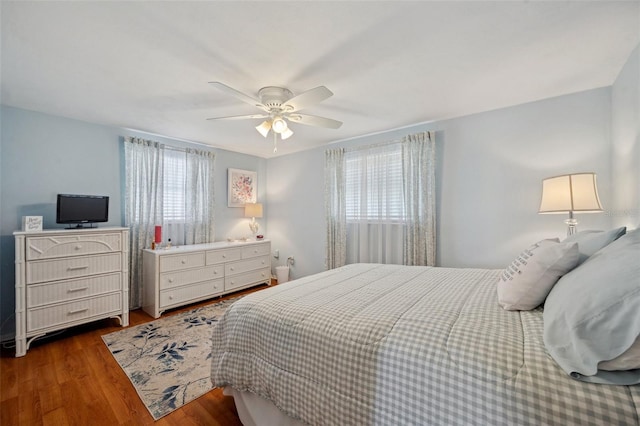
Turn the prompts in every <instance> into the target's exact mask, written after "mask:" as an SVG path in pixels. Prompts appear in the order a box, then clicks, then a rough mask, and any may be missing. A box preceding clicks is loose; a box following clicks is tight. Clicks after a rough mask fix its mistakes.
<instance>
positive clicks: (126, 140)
mask: <svg viewBox="0 0 640 426" xmlns="http://www.w3.org/2000/svg"><path fill="white" fill-rule="evenodd" d="M135 139H138V140H143V141H145V142H153V143H157V144H160V145H162V146H163V147H164V149H167V150H170V151H178V152H187V150H189V149H193V150H195V151H205V152H210V153H212V154H214V155H215V154H216V153H215V151H211V150H208V149H199V148H185V147H179V146H174V145H169V144H166V143H164V142H160V141H154V140H152V139H145V138H139V137H137V136H126V137H125V139H124V140H125V142H130V141H131V140H135Z"/></svg>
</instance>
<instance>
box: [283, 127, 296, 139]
mask: <svg viewBox="0 0 640 426" xmlns="http://www.w3.org/2000/svg"><path fill="white" fill-rule="evenodd" d="M291 135H293V132H292V131H291V129H289V128H287V129H286V130H285V131H284V132H282V133H280V138H281V139H282V140H285V139H288V138H289V137H290V136H291Z"/></svg>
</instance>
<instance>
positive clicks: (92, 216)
mask: <svg viewBox="0 0 640 426" xmlns="http://www.w3.org/2000/svg"><path fill="white" fill-rule="evenodd" d="M108 221H109V197H108V196H106V195H74V194H58V202H57V206H56V223H63V224H67V225H69V228H72V227H73V226H72V225H75V227H76V228H82V227H83V226H84V225H85V224H89V225H91V224H94V223H98V222H108Z"/></svg>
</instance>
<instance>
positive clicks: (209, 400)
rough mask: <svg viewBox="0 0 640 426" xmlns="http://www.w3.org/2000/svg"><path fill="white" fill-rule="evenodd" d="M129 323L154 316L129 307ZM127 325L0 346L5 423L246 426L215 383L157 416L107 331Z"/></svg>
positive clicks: (111, 323) (107, 324) (0, 417)
mask: <svg viewBox="0 0 640 426" xmlns="http://www.w3.org/2000/svg"><path fill="white" fill-rule="evenodd" d="M264 288H267V287H266V286H260V287H256V288H253V289H249V290H245V291H241V292H238V293H234V294H232V295H228V296H225V297H223V298H219V299H213V300H210V301H206V302H202V303H198V304H195V305H191V306H186V307H183V308H180V309H177V310H174V311H171V312H168V313H166V314H164V315H163V317H165V316H169V315H176V314H178V313H181V312H184V311H187V310H190V309H194V308H197V307H201V306H205V305H208V304H212V303H216V302H218V301H220V300H223V299H226V298H229V297H236V296H239V295H244V294H248V293H251V292H253V291H259V290H261V289H264ZM129 320H130V326H134V325H139V324H144V323H146V322H149V321H152V320H153V318H152V317H150V316H149V315H147V314H146V313H145V312H143V311H142V310H134V311H131V313H130V316H129ZM118 330H122V327H120V326H119V325H118V324H117V321H115V320H112V319H107V320H101V321H96V322H95V323H91V324H85V325H82V326H78V327H74V328H73V329H70V330H68V331H66V332H64V333H60V334H58V335H54V336H52V337H47V338H45V339H41V340H40V339H39V340H36V341H34V342H33V343H32V345H31V347H30V349H29V351H28V352H27V355H26V356H24V357H20V358H16V357H15V351H14V350H13V349H6V348H3V349H2V350H1V351H0V424H2V425H3V426H4V425H5V424H6V425H29V426H32V425H55V426H66V425H74V426H75V425H78V426H80V425H82V426H84V425H88V424H91V425H97V426H101V425H105V426H107V425H108V426H120V425H121V426H125V425H136V426H141V425H142V426H145V425H148V426H152V425H153V426H174V425H180V426H189V425H211V426H217V425H220V426H242V425H241V422H240V420H239V419H238V414H237V411H236V408H235V405H234V402H233V398H231V397H227V396H224V395H223V394H222V390H221V389H213V390H211V391H210V392H208V393H207V394H205V395H203V396H201V397H200V398H198V399H197V400H195V401H192V402H191V403H189V404H187V405H185V406H183V407H181V408H179V409H177V410H175V411H174V412H172V413H170V414H168V415H167V416H165V417H163V418H161V419H159V420H158V421H154V420H153V417H151V414H149V411H148V410H147V408H146V407H145V406H144V404H143V403H142V401H141V400H140V398H139V397H138V394H137V393H136V391H135V388H134V387H133V385H132V384H131V382H130V381H129V379H128V377H127V376H126V374H125V373H124V371H122V369H121V368H120V366H119V365H118V363H117V362H116V361H115V359H114V358H113V356H112V355H111V353H110V352H109V350H108V349H107V346H106V345H105V344H104V342H103V340H102V336H103V335H105V334H109V333H111V332H114V331H118Z"/></svg>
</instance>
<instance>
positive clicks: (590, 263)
mask: <svg viewBox="0 0 640 426" xmlns="http://www.w3.org/2000/svg"><path fill="white" fill-rule="evenodd" d="M638 259H640V229H636V230H634V231H631V232H628V233H627V234H626V235H623V236H622V237H620V238H618V239H617V240H616V241H614V242H612V243H611V244H609V245H607V246H606V247H604V248H603V249H601V250H598V252H597V253H595V254H594V255H593V256H591V257H590V258H589V259H587V261H586V262H584V263H583V264H582V265H580V266H579V267H577V268H575V269H574V270H573V271H571V272H570V273H568V274H567V275H565V276H564V277H562V278H561V279H560V281H558V283H557V284H556V285H555V286H554V287H553V290H551V293H549V296H548V297H547V301H546V302H545V305H544V315H543V318H544V344H545V347H546V348H547V351H548V352H549V354H550V355H551V356H552V357H553V359H555V360H556V362H557V363H558V365H560V367H562V369H563V370H564V371H565V372H566V373H567V374H570V375H571V377H573V378H575V379H578V380H582V381H586V382H592V383H605V384H618V385H634V384H640V369H639V368H636V369H629V368H627V367H628V366H629V365H628V364H626V361H625V365H624V366H623V369H617V368H616V370H615V371H612V370H611V367H612V366H611V365H609V366H608V367H607V370H605V369H602V368H600V364H601V363H602V362H603V361H610V360H615V361H616V362H618V361H621V360H619V359H618V357H620V356H621V355H632V354H633V353H631V354H627V352H628V351H629V350H630V348H632V346H633V345H635V344H636V343H637V340H638V336H640V262H639V261H638ZM635 365H638V364H637V359H636V364H635ZM614 366H615V365H614Z"/></svg>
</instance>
